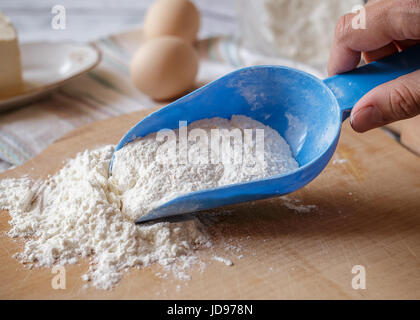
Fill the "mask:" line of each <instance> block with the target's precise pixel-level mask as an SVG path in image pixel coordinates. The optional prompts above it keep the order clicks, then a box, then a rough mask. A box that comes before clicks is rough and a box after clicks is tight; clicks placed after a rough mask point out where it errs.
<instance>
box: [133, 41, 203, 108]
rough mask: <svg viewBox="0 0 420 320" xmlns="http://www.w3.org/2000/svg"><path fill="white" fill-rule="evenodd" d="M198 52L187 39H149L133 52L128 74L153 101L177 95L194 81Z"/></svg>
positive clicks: (187, 88)
mask: <svg viewBox="0 0 420 320" xmlns="http://www.w3.org/2000/svg"><path fill="white" fill-rule="evenodd" d="M197 71H198V55H197V53H196V51H195V49H194V48H193V47H192V46H191V45H190V44H189V43H187V42H185V41H183V40H181V39H179V38H176V37H171V36H164V37H160V38H156V39H152V40H150V41H148V42H146V43H145V44H143V45H142V46H141V47H140V48H139V49H138V50H137V51H136V53H135V54H134V56H133V59H132V61H131V66H130V76H131V80H132V81H133V83H134V85H135V86H136V87H137V88H138V89H139V90H140V91H142V92H144V93H145V94H147V95H148V96H150V97H151V98H153V99H155V100H168V99H171V98H178V97H180V96H181V95H183V94H184V93H186V92H187V91H188V90H189V89H191V87H192V86H193V84H194V80H195V77H196V75H197Z"/></svg>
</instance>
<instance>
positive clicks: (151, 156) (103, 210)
mask: <svg viewBox="0 0 420 320" xmlns="http://www.w3.org/2000/svg"><path fill="white" fill-rule="evenodd" d="M194 127H197V128H198V127H199V128H202V129H204V130H208V129H209V128H215V127H216V128H218V127H226V128H233V127H235V128H239V129H241V130H243V129H244V128H263V129H264V130H265V136H264V147H265V150H264V154H265V161H261V159H257V161H256V162H255V163H254V165H253V166H249V165H245V164H232V165H227V166H223V165H222V164H214V165H213V164H208V165H198V166H195V165H189V164H186V165H183V166H179V167H178V166H174V164H173V163H168V164H166V165H165V163H160V164H158V163H159V161H157V160H158V159H156V150H157V145H158V142H156V140H155V139H154V135H153V134H151V135H149V136H147V137H146V138H144V139H141V140H139V141H136V142H134V143H132V144H130V145H128V146H126V147H125V148H123V149H122V150H121V151H119V152H118V153H117V154H116V158H115V162H114V170H113V175H112V177H111V178H109V177H108V168H109V164H110V160H111V157H112V154H113V152H114V147H113V146H104V147H101V148H99V149H96V150H92V151H88V150H86V151H84V152H81V153H79V154H78V155H77V156H76V157H75V158H74V159H71V160H69V161H68V162H67V163H66V164H65V166H64V167H63V168H62V169H61V170H60V171H59V172H58V173H57V174H55V175H54V176H51V177H49V178H48V179H47V180H46V181H42V182H34V181H32V180H31V179H29V178H27V177H23V178H20V179H6V180H2V181H0V209H5V210H8V211H9V214H10V216H11V220H10V224H11V226H12V228H11V230H10V231H9V235H10V236H11V237H24V238H25V246H24V249H23V251H22V252H21V253H19V254H17V258H18V259H19V260H20V261H21V262H22V263H25V264H28V265H29V266H36V267H51V266H52V265H54V264H60V265H65V264H74V263H77V262H78V260H79V258H90V260H91V266H90V268H89V270H88V272H87V273H86V274H85V275H84V276H83V279H84V280H86V281H90V283H91V284H92V285H93V286H95V287H97V288H101V289H110V288H112V287H113V286H115V285H116V284H117V283H118V282H119V281H120V279H121V277H122V272H123V271H124V270H126V269H127V268H129V267H141V266H148V265H150V264H152V263H159V264H160V265H162V266H171V265H176V263H177V261H178V262H181V263H183V266H184V267H185V266H188V265H189V264H190V263H191V262H194V261H195V260H196V259H195V256H194V251H195V249H197V248H199V247H200V246H210V245H211V242H210V239H209V236H208V235H207V233H206V230H205V228H204V226H203V224H202V223H201V222H200V221H199V220H198V219H195V220H190V221H186V222H179V223H168V222H165V223H155V224H148V225H135V224H134V223H133V217H137V216H138V215H139V214H144V213H145V212H147V210H150V209H152V208H154V207H156V206H157V205H159V204H160V203H162V202H163V201H166V200H168V199H170V198H172V197H175V196H176V195H178V194H182V193H185V192H189V191H193V190H198V189H203V188H208V187H211V186H217V185H223V184H230V183H235V182H239V181H246V180H250V179H256V178H259V177H264V176H268V175H271V174H277V173H281V172H284V171H286V170H291V169H295V168H297V166H298V165H297V163H296V161H295V160H294V159H293V158H292V155H291V152H290V148H289V146H288V145H287V143H286V142H285V141H284V140H283V139H282V138H281V136H280V135H279V134H278V133H277V132H276V131H275V130H273V129H271V128H269V127H266V126H263V125H262V124H261V123H259V122H256V121H254V120H252V119H249V118H246V117H243V116H234V117H233V118H232V120H230V121H229V120H226V119H220V118H214V119H207V120H201V121H198V122H195V123H192V124H191V126H189V127H188V128H189V129H190V128H194ZM196 143H198V142H194V141H192V142H189V147H191V150H195V147H196V146H195V144H196ZM254 147H255V146H254V145H253V144H252V143H250V144H248V145H246V146H245V148H244V150H245V151H244V153H247V152H248V151H249V152H251V151H252V150H253V149H254ZM247 150H248V151H247ZM192 153H194V152H192ZM191 157H192V158H194V155H191ZM250 168H251V169H252V170H248V169H250ZM184 267H183V268H184ZM184 269H185V268H184ZM180 276H181V278H182V277H183V274H180Z"/></svg>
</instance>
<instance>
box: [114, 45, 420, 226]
mask: <svg viewBox="0 0 420 320" xmlns="http://www.w3.org/2000/svg"><path fill="white" fill-rule="evenodd" d="M417 69H420V46H417V47H414V48H411V49H408V50H406V51H404V52H402V53H399V54H396V55H394V56H391V57H388V58H385V59H383V60H381V61H378V62H374V63H371V64H368V65H365V66H363V67H360V68H358V69H355V70H353V71H351V72H348V73H345V74H341V75H337V76H334V77H331V78H328V79H325V80H324V81H322V80H320V79H317V78H316V77H314V76H312V75H309V74H307V73H305V72H302V71H299V70H295V69H292V68H287V67H279V66H256V67H249V68H244V69H241V70H238V71H235V72H232V73H230V74H228V75H226V76H224V77H222V78H220V79H218V80H216V81H214V82H212V83H210V84H208V85H206V86H204V87H202V88H200V89H198V90H196V91H194V92H192V93H190V94H188V95H187V96H185V97H183V98H181V99H179V100H177V101H175V102H173V103H171V104H169V105H168V106H166V107H164V108H162V109H160V110H159V111H157V112H154V113H152V114H150V115H149V116H147V117H146V118H144V119H143V120H142V121H140V122H139V123H138V124H137V125H136V126H134V127H133V128H132V129H131V130H130V131H128V133H127V134H126V135H125V136H124V137H123V139H122V140H121V141H120V143H119V144H118V146H117V148H116V151H117V150H119V149H121V148H123V147H124V146H125V145H126V144H127V143H130V142H132V141H133V140H135V139H137V138H139V137H144V136H146V135H147V134H149V133H151V132H156V131H158V130H160V129H164V128H168V129H177V128H178V126H179V121H180V120H184V121H188V123H191V122H193V121H196V120H199V119H205V118H212V117H222V118H230V117H231V116H232V115H239V114H240V115H245V116H248V117H250V118H253V119H255V120H258V121H260V122H262V123H264V124H266V125H268V126H270V127H272V128H274V129H276V130H277V131H278V132H279V133H280V134H281V135H282V136H283V137H284V138H285V139H286V141H287V142H288V143H289V145H290V147H291V150H292V152H293V155H294V157H295V159H296V161H297V162H298V163H299V168H298V169H296V170H294V171H291V172H287V173H285V174H281V175H276V176H272V177H269V178H266V179H261V180H255V181H251V182H246V183H238V184H233V185H228V186H224V187H219V188H214V189H206V190H202V191H196V192H192V193H189V194H184V195H182V196H179V197H177V198H175V199H173V200H171V201H169V202H167V203H165V204H163V205H162V206H160V207H158V208H156V209H154V210H152V211H151V212H149V213H148V214H147V215H145V216H142V217H140V218H139V219H137V220H136V223H141V222H146V221H150V220H154V219H161V218H166V217H170V216H175V215H179V214H183V213H190V212H196V211H201V210H207V209H211V208H216V207H221V206H226V205H232V204H237V203H241V202H248V201H254V200H260V199H266V198H271V197H277V196H280V195H285V194H288V193H290V192H293V191H296V190H298V189H300V188H302V187H304V186H305V185H307V184H308V183H309V182H311V181H312V180H313V179H314V178H315V177H316V176H318V175H319V174H320V172H321V171H322V170H323V169H324V168H325V166H326V165H327V163H328V162H329V160H330V159H331V157H332V155H333V153H334V151H335V149H336V146H337V142H338V139H339V135H340V130H341V122H342V121H344V120H345V119H346V118H347V117H348V116H349V114H350V111H351V109H352V107H353V106H354V104H355V103H356V102H357V101H358V100H359V99H360V98H361V97H362V96H363V95H364V94H365V93H367V92H368V91H370V90H371V89H373V88H374V87H376V86H378V85H380V84H382V83H385V82H387V81H390V80H392V79H395V78H397V77H399V76H402V75H405V74H407V73H410V72H413V71H415V70H417ZM110 170H112V163H111V169H110Z"/></svg>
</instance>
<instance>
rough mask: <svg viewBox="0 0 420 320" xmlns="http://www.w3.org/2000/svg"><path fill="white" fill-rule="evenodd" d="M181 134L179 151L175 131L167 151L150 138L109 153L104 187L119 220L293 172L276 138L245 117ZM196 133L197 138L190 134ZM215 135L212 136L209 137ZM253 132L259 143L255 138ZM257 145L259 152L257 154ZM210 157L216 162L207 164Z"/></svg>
mask: <svg viewBox="0 0 420 320" xmlns="http://www.w3.org/2000/svg"><path fill="white" fill-rule="evenodd" d="M187 129H188V135H189V137H188V140H187V141H186V143H187V144H188V148H183V145H184V146H185V143H184V144H182V142H181V141H180V140H181V139H182V138H181V133H180V130H181V129H178V130H176V131H175V132H174V134H175V136H174V137H173V138H174V139H173V141H172V142H173V145H172V146H173V149H172V150H170V148H166V149H165V148H164V147H165V146H164V143H166V142H167V140H164V141H162V139H158V138H157V134H156V133H152V134H149V135H148V136H146V137H145V138H142V139H139V140H137V141H136V142H134V143H130V144H128V145H127V146H125V147H124V148H122V149H120V150H119V151H118V152H116V153H115V160H114V166H113V170H112V177H111V179H110V183H111V184H110V185H111V187H112V191H113V193H114V194H116V195H118V197H119V198H120V199H121V201H122V203H123V204H124V205H123V206H122V212H123V213H124V214H125V215H127V216H128V217H130V218H132V219H136V218H138V217H141V216H143V215H145V214H147V213H148V212H149V211H150V210H152V209H154V208H156V207H158V206H159V205H161V204H163V203H165V202H167V201H169V200H171V199H173V198H175V197H177V196H180V195H182V194H185V193H189V192H193V191H198V190H203V189H208V188H214V187H221V186H225V185H229V184H234V183H239V182H246V181H251V180H256V179H262V178H266V177H269V176H272V175H276V174H281V173H284V172H287V171H290V170H294V169H296V168H298V164H297V162H296V160H295V159H294V158H293V156H292V153H291V151H290V147H289V145H288V144H287V142H286V141H285V140H284V139H283V138H282V137H281V136H280V134H279V133H278V132H277V131H276V130H274V129H272V128H270V127H268V126H265V125H263V124H262V123H260V122H258V121H255V120H253V119H251V118H249V117H246V116H242V115H234V116H232V118H231V119H230V120H228V119H222V118H212V119H204V120H199V121H195V122H193V123H192V124H191V125H189V126H188V128H187ZM197 129H199V130H200V131H198V133H200V135H199V138H197V135H196V134H195V133H197V131H196V130H197ZM214 129H218V130H217V131H214ZM257 129H258V130H259V131H257ZM194 130H195V131H194ZM212 130H213V131H212ZM215 132H217V133H218V135H217V136H214V135H212V133H215ZM257 132H260V133H261V136H262V137H263V139H258V134H257ZM247 134H248V138H249V139H247V138H246V137H247ZM251 134H252V136H251ZM235 138H237V139H235ZM203 140H206V141H205V142H206V143H205V144H203ZM213 142H214V143H213ZM258 142H260V144H261V148H260V150H261V152H258V151H259V150H258ZM185 150H188V152H186V151H185ZM203 151H204V152H203ZM187 153H188V160H187V161H184V162H183V163H182V159H181V158H182V157H183V155H185V158H186V154H187ZM215 153H218V154H219V159H218V160H217V161H211V160H212V158H211V157H212V155H214V154H215ZM259 153H260V154H259ZM235 156H239V157H237V158H234V157H235Z"/></svg>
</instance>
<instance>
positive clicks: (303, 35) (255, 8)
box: [243, 0, 363, 69]
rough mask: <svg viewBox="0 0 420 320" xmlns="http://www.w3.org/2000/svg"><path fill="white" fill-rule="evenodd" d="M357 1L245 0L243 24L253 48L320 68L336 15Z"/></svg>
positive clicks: (325, 59) (331, 37)
mask: <svg viewBox="0 0 420 320" xmlns="http://www.w3.org/2000/svg"><path fill="white" fill-rule="evenodd" d="M361 4H363V1H362V0H346V1H343V0H264V1H247V2H245V4H244V5H245V8H244V10H247V11H245V16H246V18H245V19H244V22H243V27H244V30H245V31H246V32H245V33H246V34H248V37H249V38H250V39H247V40H248V42H250V45H251V46H252V47H254V49H259V50H262V51H264V53H266V54H269V55H273V53H277V54H278V55H281V56H284V57H288V58H290V59H293V60H296V61H299V62H304V63H308V64H310V65H313V66H315V67H318V68H321V69H324V68H325V66H326V64H327V61H328V57H329V51H330V47H331V44H332V41H333V38H334V31H335V26H336V23H337V22H338V19H339V18H340V16H342V15H344V14H345V13H348V12H351V10H352V9H353V7H354V6H355V5H361ZM247 24H250V26H247Z"/></svg>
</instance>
